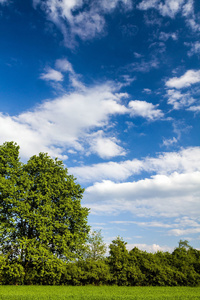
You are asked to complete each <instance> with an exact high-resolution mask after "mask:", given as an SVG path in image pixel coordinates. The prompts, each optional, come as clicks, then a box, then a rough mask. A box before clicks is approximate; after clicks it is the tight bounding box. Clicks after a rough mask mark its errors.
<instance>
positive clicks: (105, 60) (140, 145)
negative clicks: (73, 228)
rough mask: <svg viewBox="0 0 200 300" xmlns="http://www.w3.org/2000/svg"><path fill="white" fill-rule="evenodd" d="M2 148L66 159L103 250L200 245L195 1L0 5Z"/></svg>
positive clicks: (54, 0) (14, 1)
mask: <svg viewBox="0 0 200 300" xmlns="http://www.w3.org/2000/svg"><path fill="white" fill-rule="evenodd" d="M0 26H1V30H0V40H1V46H0V105H1V110H0V143H1V144H2V143H4V142H5V141H15V142H17V143H18V144H19V145H20V148H21V150H20V155H21V158H22V160H23V161H26V160H27V159H28V158H29V157H30V156H32V155H34V154H38V153H39V152H47V153H49V155H51V156H52V157H59V158H60V159H62V160H63V161H64V163H65V165H66V167H67V168H68V169H69V173H70V174H73V175H75V177H76V178H77V181H78V182H79V183H80V184H81V186H82V187H84V188H85V193H84V198H83V201H82V204H83V205H84V206H87V207H89V208H90V209H91V211H90V216H89V224H90V225H91V226H92V228H93V229H94V230H99V229H101V230H102V235H103V237H104V241H105V242H106V243H108V244H109V243H110V242H111V241H112V240H113V239H114V238H115V237H116V236H118V235H119V236H121V237H123V239H124V240H125V241H126V242H127V243H128V246H127V247H128V249H131V248H133V247H134V246H138V247H139V248H140V249H142V250H147V251H157V250H163V251H172V250H173V248H174V247H176V246H177V245H178V241H179V240H180V239H187V240H188V241H189V242H190V244H191V245H192V246H193V247H196V248H199V242H200V217H199V213H200V201H199V200H200V134H199V132H200V121H199V116H200V64H199V62H200V61H199V59H200V39H199V38H200V3H199V1H198V0H194V1H193V0H110V1H108V0H0Z"/></svg>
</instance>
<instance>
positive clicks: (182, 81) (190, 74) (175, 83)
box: [165, 70, 200, 89]
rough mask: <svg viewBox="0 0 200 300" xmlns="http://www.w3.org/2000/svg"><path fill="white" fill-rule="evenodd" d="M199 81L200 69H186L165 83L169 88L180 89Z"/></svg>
mask: <svg viewBox="0 0 200 300" xmlns="http://www.w3.org/2000/svg"><path fill="white" fill-rule="evenodd" d="M199 82H200V70H197V71H195V70H188V71H187V72H186V73H185V74H184V75H182V76H181V77H179V78H178V77H173V78H171V79H169V80H168V81H167V82H166V83H165V84H166V86H167V87H169V88H176V89H182V88H186V87H189V86H191V85H192V84H195V83H199Z"/></svg>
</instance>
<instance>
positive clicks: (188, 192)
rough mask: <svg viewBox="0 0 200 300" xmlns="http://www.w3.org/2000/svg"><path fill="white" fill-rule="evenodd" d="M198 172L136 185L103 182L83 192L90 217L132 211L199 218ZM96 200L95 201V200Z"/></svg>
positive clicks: (134, 183)
mask: <svg viewBox="0 0 200 300" xmlns="http://www.w3.org/2000/svg"><path fill="white" fill-rule="evenodd" d="M199 185H200V172H199V171H198V172H192V173H186V174H179V173H177V172H174V173H172V174H170V175H168V176H167V175H155V176H152V177H151V178H145V179H144V180H139V181H136V182H134V181H133V182H124V183H115V182H112V181H107V180H105V181H103V182H101V183H95V184H94V185H93V186H90V187H88V188H87V189H86V193H85V199H86V205H87V206H88V207H90V208H91V213H93V214H99V215H102V214H116V215H118V214H119V213H122V212H131V213H132V214H133V215H134V216H139V217H144V216H145V217H153V216H154V217H156V216H159V217H168V218H172V217H179V216H185V215H187V216H190V217H195V218H197V217H199V210H200V203H199V197H200V190H199ZM94 199H95V200H94Z"/></svg>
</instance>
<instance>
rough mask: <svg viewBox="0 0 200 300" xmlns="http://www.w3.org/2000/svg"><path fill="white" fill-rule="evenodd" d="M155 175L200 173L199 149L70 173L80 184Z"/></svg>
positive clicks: (83, 168) (93, 166) (87, 167)
mask: <svg viewBox="0 0 200 300" xmlns="http://www.w3.org/2000/svg"><path fill="white" fill-rule="evenodd" d="M143 171H144V172H149V173H152V172H155V173H157V174H166V175H168V174H171V173H173V172H175V171H177V172H179V173H188V172H189V173H190V172H196V171H200V147H189V148H186V149H182V150H180V151H179V152H164V153H161V154H159V155H158V156H157V157H146V158H144V159H143V160H138V159H133V160H126V161H122V162H113V161H110V162H108V163H99V164H94V165H91V166H82V167H73V168H70V172H71V173H72V174H74V175H75V176H76V177H77V178H78V180H79V181H81V182H95V181H101V180H103V179H107V180H108V179H109V180H115V181H122V180H126V179H127V178H129V177H130V176H133V175H137V174H141V173H142V172H143Z"/></svg>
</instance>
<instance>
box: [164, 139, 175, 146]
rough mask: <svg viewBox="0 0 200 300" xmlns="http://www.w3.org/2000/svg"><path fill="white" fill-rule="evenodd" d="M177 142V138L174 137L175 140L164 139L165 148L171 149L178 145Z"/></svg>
mask: <svg viewBox="0 0 200 300" xmlns="http://www.w3.org/2000/svg"><path fill="white" fill-rule="evenodd" d="M177 142H178V140H177V139H176V138H175V137H173V139H164V140H163V146H166V147H169V146H171V145H173V144H176V143H177Z"/></svg>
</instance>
